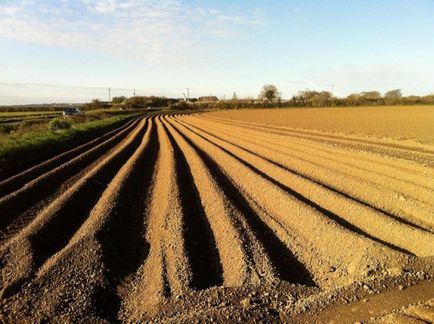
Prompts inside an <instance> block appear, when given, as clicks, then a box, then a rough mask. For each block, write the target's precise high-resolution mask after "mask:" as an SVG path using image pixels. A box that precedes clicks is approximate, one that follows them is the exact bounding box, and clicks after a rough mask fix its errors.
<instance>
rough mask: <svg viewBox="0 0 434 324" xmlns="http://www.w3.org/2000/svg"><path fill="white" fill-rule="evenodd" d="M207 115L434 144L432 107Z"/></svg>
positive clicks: (276, 110)
mask: <svg viewBox="0 0 434 324" xmlns="http://www.w3.org/2000/svg"><path fill="white" fill-rule="evenodd" d="M208 115H209V116H215V117H223V118H229V119H234V120H240V121H244V122H252V123H262V124H268V125H272V126H280V127H291V128H297V129H312V130H322V131H327V132H342V133H346V134H367V135H372V136H376V137H390V138H392V139H410V140H414V141H418V142H421V143H431V144H434V131H433V128H434V106H379V107H342V108H300V109H298V108H297V109H294V108H290V109H275V110H270V109H249V110H230V111H218V112H213V113H210V114H208Z"/></svg>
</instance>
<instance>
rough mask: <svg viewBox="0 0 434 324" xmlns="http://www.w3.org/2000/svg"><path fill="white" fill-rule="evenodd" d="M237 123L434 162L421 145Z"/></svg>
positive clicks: (429, 151)
mask: <svg viewBox="0 0 434 324" xmlns="http://www.w3.org/2000/svg"><path fill="white" fill-rule="evenodd" d="M210 118H216V117H210ZM217 119H218V120H219V121H220V122H233V121H230V120H227V119H226V120H225V119H222V118H217ZM237 124H238V125H239V126H243V127H247V128H248V127H252V128H259V129H261V130H264V131H269V132H275V133H278V134H279V133H280V134H291V136H296V137H299V138H303V139H312V140H316V141H321V142H324V143H339V144H340V145H343V146H346V147H357V148H359V149H362V150H367V151H371V152H377V153H381V154H384V153H387V154H388V155H390V156H395V157H397V158H402V157H405V158H406V159H408V160H413V161H416V162H418V161H424V162H425V161H426V162H428V163H430V164H431V163H432V162H433V161H434V157H433V154H434V151H433V150H432V149H430V148H421V147H411V146H406V145H399V144H393V143H387V144H384V143H381V142H380V141H373V140H369V139H366V138H364V139H357V138H354V137H351V136H349V135H346V136H342V135H341V136H336V135H330V134H324V133H322V134H319V133H314V132H310V131H303V130H299V129H290V128H281V127H274V126H270V125H260V124H256V123H249V122H240V121H237Z"/></svg>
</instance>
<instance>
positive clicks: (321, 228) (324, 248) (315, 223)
mask: <svg viewBox="0 0 434 324" xmlns="http://www.w3.org/2000/svg"><path fill="white" fill-rule="evenodd" d="M177 128H178V129H179V130H181V132H182V133H183V134H184V135H185V136H186V137H188V138H189V139H190V140H191V142H192V143H194V144H195V145H196V146H197V147H198V148H200V149H201V150H203V151H205V152H207V154H208V155H210V156H212V157H213V159H215V160H216V162H217V163H218V164H219V165H220V166H221V167H222V169H224V171H225V173H226V174H227V175H228V177H229V178H231V180H232V181H233V182H234V183H236V184H237V187H238V188H240V189H241V188H242V190H243V191H245V192H248V195H249V196H250V197H252V199H254V200H255V201H257V202H258V204H259V205H261V206H263V207H264V208H265V209H266V210H267V212H269V213H270V214H273V215H274V217H276V218H278V219H279V220H280V221H281V222H282V223H283V224H285V226H286V227H287V229H288V230H291V229H295V230H296V232H297V234H298V235H301V236H303V239H304V240H306V242H309V243H310V245H311V247H312V249H314V250H316V251H317V252H318V254H319V255H322V258H323V260H329V262H330V263H332V264H333V266H334V267H335V268H341V270H342V271H344V272H349V273H350V274H351V275H349V276H348V277H347V278H346V279H347V280H348V279H349V280H351V279H350V278H351V276H357V275H363V273H364V272H365V271H366V269H371V268H372V267H374V268H376V269H377V271H378V269H381V268H383V269H387V268H388V267H393V266H395V265H396V264H397V263H398V264H399V263H400V262H402V261H404V260H405V259H406V257H405V254H402V253H400V252H397V251H394V250H393V249H389V248H387V247H385V246H383V245H382V244H378V243H375V242H374V241H372V240H370V239H367V238H364V237H362V236H360V235H358V234H356V233H354V232H352V231H350V230H347V229H345V228H343V227H342V226H340V225H338V224H337V223H335V222H333V221H331V220H330V219H328V218H327V217H325V216H324V215H323V214H321V213H319V212H318V211H316V210H315V209H312V207H309V206H305V205H304V204H303V203H300V202H299V201H297V200H296V199H294V198H291V196H290V195H288V194H287V193H286V192H284V191H283V190H282V189H280V188H278V187H276V186H275V185H274V184H273V183H270V182H269V181H268V180H267V179H264V178H263V177H261V176H260V175H259V174H256V173H255V172H252V170H250V169H249V168H247V167H246V166H244V165H243V164H242V163H240V162H239V161H238V160H236V159H235V158H233V157H232V156H230V155H228V154H226V153H225V152H224V151H222V150H220V149H219V148H218V147H216V146H215V145H213V144H211V143H209V142H207V141H206V140H204V139H202V138H201V137H199V136H197V135H195V134H194V133H193V132H191V131H189V130H188V129H186V128H185V127H184V126H182V125H179V126H178V125H177ZM270 198H272V199H270ZM328 233H334V234H333V235H331V236H329V235H328ZM348 244H350V245H351V248H349V249H348V248H347V249H346V248H344V247H345V246H348ZM368 251H369V252H368ZM385 251H387V253H385ZM367 253H368V254H369V255H376V256H378V258H376V259H375V261H374V260H371V259H369V258H367ZM392 256H393V257H392ZM345 260H346V261H345ZM342 262H343V263H342ZM371 262H374V263H375V266H374V264H372V263H371ZM355 264H360V265H361V264H363V266H361V267H358V269H357V270H354V269H353V267H354V265H355Z"/></svg>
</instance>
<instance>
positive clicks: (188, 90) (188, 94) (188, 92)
mask: <svg viewBox="0 0 434 324" xmlns="http://www.w3.org/2000/svg"><path fill="white" fill-rule="evenodd" d="M187 100H190V88H187Z"/></svg>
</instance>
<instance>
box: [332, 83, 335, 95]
mask: <svg viewBox="0 0 434 324" xmlns="http://www.w3.org/2000/svg"><path fill="white" fill-rule="evenodd" d="M334 92H335V85H334V84H332V97H333V95H334Z"/></svg>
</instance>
